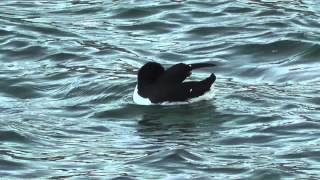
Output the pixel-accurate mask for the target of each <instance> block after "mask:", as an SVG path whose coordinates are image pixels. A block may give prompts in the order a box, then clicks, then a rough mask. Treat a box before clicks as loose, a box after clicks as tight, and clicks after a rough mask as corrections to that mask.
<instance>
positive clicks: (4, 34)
mask: <svg viewBox="0 0 320 180" xmlns="http://www.w3.org/2000/svg"><path fill="white" fill-rule="evenodd" d="M9 35H12V32H10V31H7V30H3V29H0V36H9Z"/></svg>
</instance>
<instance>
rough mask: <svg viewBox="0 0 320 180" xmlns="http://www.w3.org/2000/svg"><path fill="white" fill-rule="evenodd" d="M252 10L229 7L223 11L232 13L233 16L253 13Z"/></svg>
mask: <svg viewBox="0 0 320 180" xmlns="http://www.w3.org/2000/svg"><path fill="white" fill-rule="evenodd" d="M253 11H254V10H253V9H252V8H245V7H227V8H225V9H224V10H223V12H224V13H232V14H241V13H249V12H253Z"/></svg>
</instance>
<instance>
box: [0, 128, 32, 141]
mask: <svg viewBox="0 0 320 180" xmlns="http://www.w3.org/2000/svg"><path fill="white" fill-rule="evenodd" d="M0 141H2V142H19V143H28V142H31V140H30V139H29V138H28V137H26V136H24V135H22V134H20V133H17V132H15V131H13V130H11V131H0Z"/></svg>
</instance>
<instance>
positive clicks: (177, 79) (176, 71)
mask: <svg viewBox="0 0 320 180" xmlns="http://www.w3.org/2000/svg"><path fill="white" fill-rule="evenodd" d="M191 70H192V69H191V67H190V66H189V65H187V64H184V63H179V64H176V65H173V66H171V67H170V68H168V69H167V70H165V71H164V73H163V74H162V75H161V77H160V78H159V79H158V81H159V83H164V84H167V83H169V84H178V83H181V82H183V81H184V80H185V79H186V78H187V77H188V76H190V75H191Z"/></svg>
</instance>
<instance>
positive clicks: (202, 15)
mask: <svg viewBox="0 0 320 180" xmlns="http://www.w3.org/2000/svg"><path fill="white" fill-rule="evenodd" d="M188 14H189V15H190V16H191V17H194V18H208V17H218V16H224V15H226V14H224V13H222V12H206V11H197V10H195V11H189V12H188Z"/></svg>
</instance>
